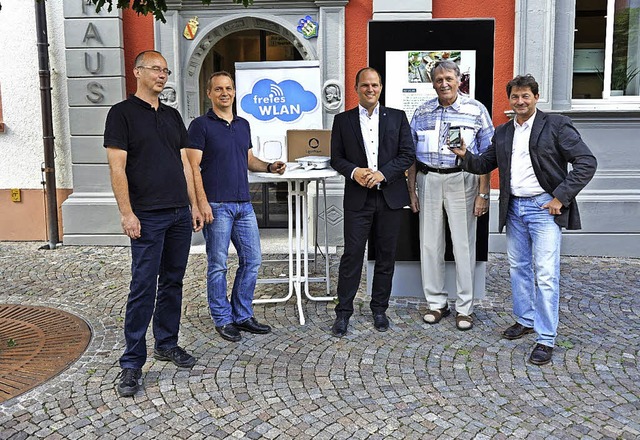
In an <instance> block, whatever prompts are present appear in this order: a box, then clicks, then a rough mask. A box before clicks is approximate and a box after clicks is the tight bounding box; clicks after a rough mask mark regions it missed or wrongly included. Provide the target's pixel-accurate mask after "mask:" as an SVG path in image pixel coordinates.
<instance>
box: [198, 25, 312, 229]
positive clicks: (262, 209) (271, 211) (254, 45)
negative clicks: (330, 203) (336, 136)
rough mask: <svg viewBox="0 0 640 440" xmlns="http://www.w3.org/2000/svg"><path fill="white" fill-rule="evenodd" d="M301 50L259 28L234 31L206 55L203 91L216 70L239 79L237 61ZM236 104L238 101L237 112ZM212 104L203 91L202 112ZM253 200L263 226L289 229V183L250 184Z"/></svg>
mask: <svg viewBox="0 0 640 440" xmlns="http://www.w3.org/2000/svg"><path fill="white" fill-rule="evenodd" d="M302 59H303V57H302V55H301V54H300V52H299V51H298V50H297V49H296V48H295V47H294V46H293V44H291V42H290V41H289V40H287V39H286V38H285V37H283V36H282V35H279V34H276V33H273V32H269V31H265V30H258V29H251V30H244V31H239V32H234V33H232V34H229V35H227V36H226V37H224V38H222V39H221V40H220V41H218V42H217V43H216V44H215V45H214V46H213V47H212V48H211V50H210V51H209V53H208V54H207V56H206V57H205V59H204V61H203V63H202V68H201V69H200V77H199V84H200V90H203V91H204V90H206V82H207V79H208V78H209V76H210V75H211V74H212V73H213V72H217V71H220V70H226V71H227V72H229V73H230V74H231V76H233V77H234V78H235V63H236V62H245V61H293V60H302ZM235 105H236V103H234V111H235V110H236V109H235ZM210 107H211V103H210V102H209V99H208V98H207V95H206V93H201V94H200V114H204V113H206V111H207V110H208V109H209V108H210ZM249 191H250V194H251V203H252V205H253V209H254V211H255V213H256V218H257V220H258V226H259V227H260V228H286V227H287V221H288V210H287V193H288V192H287V184H286V183H285V182H282V183H264V184H251V185H249Z"/></svg>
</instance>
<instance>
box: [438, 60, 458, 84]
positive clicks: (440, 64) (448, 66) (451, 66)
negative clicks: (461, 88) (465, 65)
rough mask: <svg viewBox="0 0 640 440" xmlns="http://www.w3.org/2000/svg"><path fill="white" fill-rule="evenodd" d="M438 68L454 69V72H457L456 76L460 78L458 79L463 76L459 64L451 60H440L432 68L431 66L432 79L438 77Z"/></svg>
mask: <svg viewBox="0 0 640 440" xmlns="http://www.w3.org/2000/svg"><path fill="white" fill-rule="evenodd" d="M438 69H442V70H450V71H451V70H452V71H453V72H455V74H456V78H458V80H459V79H460V77H461V74H460V67H458V65H457V64H456V63H455V62H453V61H450V60H442V61H438V62H437V63H436V64H435V65H434V66H433V67H432V68H431V79H432V80H433V78H435V77H436V70H438Z"/></svg>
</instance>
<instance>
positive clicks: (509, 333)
mask: <svg viewBox="0 0 640 440" xmlns="http://www.w3.org/2000/svg"><path fill="white" fill-rule="evenodd" d="M529 333H533V328H532V327H525V326H524V325H522V324H520V323H519V322H516V323H515V324H513V325H512V326H511V327H509V328H508V329H506V330H505V331H503V332H502V336H503V337H504V338H506V339H520V338H521V337H523V336H524V335H528V334H529Z"/></svg>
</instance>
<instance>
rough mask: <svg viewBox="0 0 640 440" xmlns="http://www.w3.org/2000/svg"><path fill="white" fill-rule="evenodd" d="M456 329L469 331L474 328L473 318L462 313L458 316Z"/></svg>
mask: <svg viewBox="0 0 640 440" xmlns="http://www.w3.org/2000/svg"><path fill="white" fill-rule="evenodd" d="M456 327H457V328H458V330H460V331H463V332H464V331H467V330H471V329H472V328H473V318H472V317H471V316H468V315H463V314H461V313H457V314H456Z"/></svg>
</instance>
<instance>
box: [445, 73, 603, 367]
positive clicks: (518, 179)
mask: <svg viewBox="0 0 640 440" xmlns="http://www.w3.org/2000/svg"><path fill="white" fill-rule="evenodd" d="M507 96H508V98H509V103H510V105H511V108H512V109H513V111H514V112H515V119H514V121H510V122H507V123H505V124H503V125H501V126H500V127H498V128H497V129H496V132H495V135H494V137H493V140H492V142H491V146H490V147H489V149H488V150H487V151H486V152H485V153H483V154H481V155H474V154H472V153H470V152H468V151H466V145H464V143H463V145H462V146H461V148H456V149H453V151H454V152H455V153H456V154H457V155H458V156H459V164H460V166H461V167H462V168H463V169H465V170H467V171H470V172H472V173H478V174H485V173H487V172H489V171H491V170H493V169H495V168H496V167H497V168H498V169H499V171H500V199H499V205H500V212H499V218H500V222H499V226H500V231H502V229H503V228H504V227H505V225H506V227H507V256H508V258H509V265H510V275H511V292H512V296H513V313H514V315H515V316H516V323H515V324H514V325H512V326H511V327H509V328H507V329H506V330H505V331H504V332H503V336H504V337H505V338H506V339H519V338H521V337H522V336H524V335H526V334H528V333H533V332H536V333H537V335H538V336H537V339H536V346H535V348H534V349H533V351H532V353H531V356H530V357H529V361H530V362H531V363H533V364H536V365H544V364H547V363H549V362H550V361H551V357H552V354H553V346H554V343H555V339H556V336H557V328H558V308H559V299H560V242H561V239H562V234H561V229H562V228H566V229H580V227H581V225H580V216H579V213H578V206H577V204H576V202H575V197H576V196H577V195H578V193H579V192H580V191H581V190H582V189H583V188H584V187H585V186H586V185H587V183H589V181H590V180H591V178H592V177H593V175H594V173H595V171H596V166H597V163H596V158H595V157H594V156H593V154H592V153H591V151H590V150H589V147H587V145H585V143H584V142H583V141H582V138H581V137H580V134H579V133H578V131H577V130H576V129H575V128H574V126H573V124H572V123H571V120H570V119H569V118H568V117H566V116H562V115H550V114H549V115H548V114H545V113H543V112H542V111H540V110H537V109H536V103H537V102H538V97H539V95H538V83H537V82H536V80H535V78H534V77H533V76H531V75H524V76H516V77H515V78H514V79H512V80H511V81H509V83H508V84H507ZM569 163H571V165H572V169H571V171H568V169H567V165H568V164H569ZM534 268H535V272H534Z"/></svg>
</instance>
